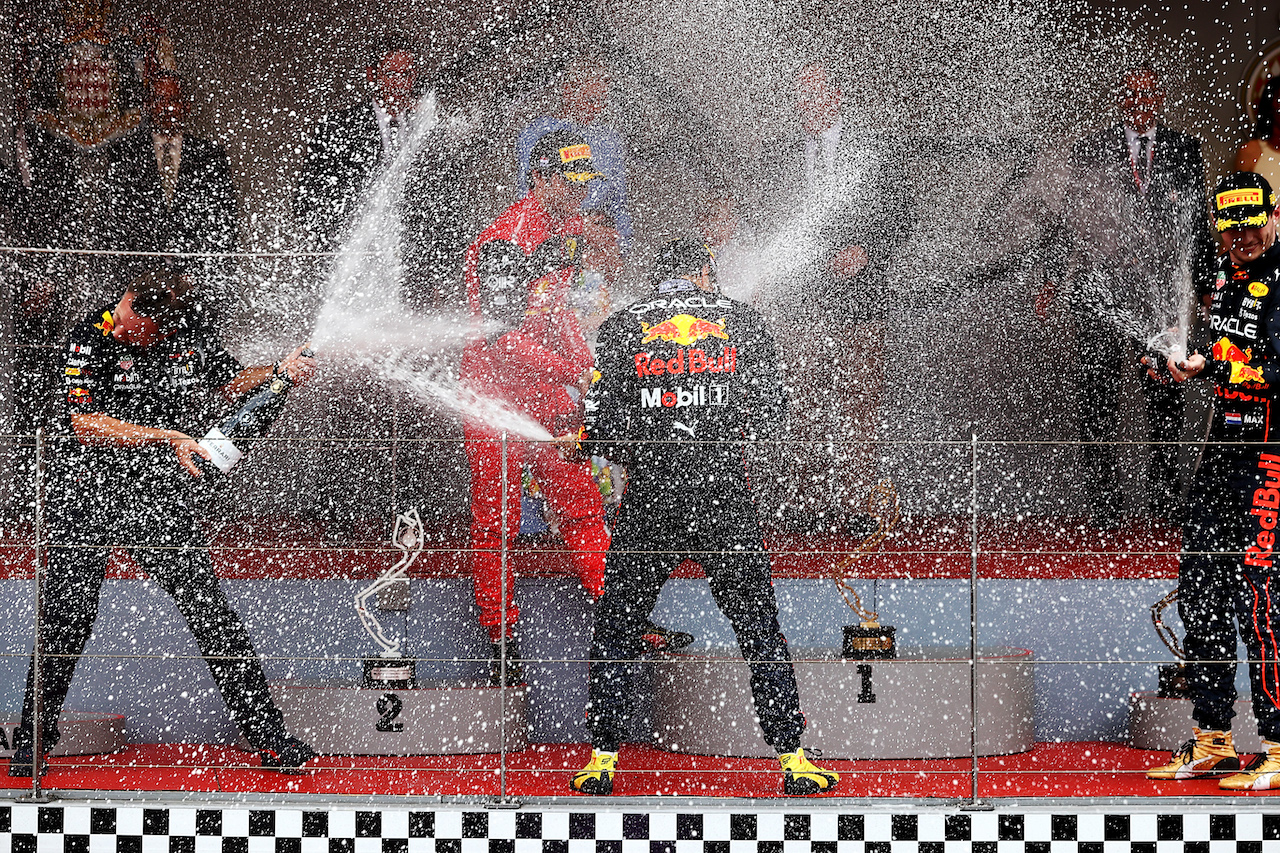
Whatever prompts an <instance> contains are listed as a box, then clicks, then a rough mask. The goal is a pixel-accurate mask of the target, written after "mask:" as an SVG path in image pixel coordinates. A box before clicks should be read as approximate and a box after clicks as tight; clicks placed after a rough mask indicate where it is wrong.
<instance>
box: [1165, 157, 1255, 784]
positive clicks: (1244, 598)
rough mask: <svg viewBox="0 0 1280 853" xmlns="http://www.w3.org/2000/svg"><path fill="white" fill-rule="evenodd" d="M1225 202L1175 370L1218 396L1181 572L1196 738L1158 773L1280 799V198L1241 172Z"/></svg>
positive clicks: (1217, 199)
mask: <svg viewBox="0 0 1280 853" xmlns="http://www.w3.org/2000/svg"><path fill="white" fill-rule="evenodd" d="M1214 204H1215V207H1216V210H1217V215H1216V220H1217V227H1218V231H1219V232H1220V233H1221V234H1222V238H1223V242H1224V244H1225V245H1226V248H1227V254H1226V255H1224V256H1222V257H1221V258H1219V259H1218V267H1217V271H1216V273H1215V275H1214V278H1213V280H1212V282H1210V283H1209V292H1208V296H1209V297H1210V298H1211V301H1210V303H1209V322H1208V332H1209V340H1208V344H1207V346H1206V347H1205V348H1204V350H1202V351H1201V352H1195V353H1193V354H1191V355H1190V356H1188V357H1187V358H1186V359H1185V360H1183V361H1177V360H1176V359H1172V358H1171V359H1169V360H1168V364H1167V367H1168V370H1169V372H1170V374H1171V375H1172V377H1173V379H1174V380H1175V381H1178V382H1185V381H1187V380H1189V379H1192V378H1196V377H1203V378H1205V379H1208V380H1209V381H1210V382H1211V383H1212V384H1213V396H1214V405H1213V416H1212V420H1211V421H1210V426H1209V440H1208V442H1207V443H1206V445H1205V448H1204V455H1203V457H1202V459H1201V462H1200V466H1199V468H1198V469H1197V470H1196V473H1195V478H1194V479H1193V480H1192V485H1191V494H1190V509H1189V514H1188V519H1187V523H1186V526H1185V528H1184V530H1183V537H1182V539H1183V541H1182V556H1181V558H1180V560H1179V564H1178V611H1179V614H1180V615H1181V616H1182V622H1183V624H1184V625H1185V626H1186V641H1185V647H1186V654H1187V668H1188V670H1189V682H1190V687H1191V700H1192V719H1193V721H1194V723H1195V727H1194V729H1193V732H1194V736H1193V737H1192V738H1191V739H1190V740H1188V741H1187V742H1186V743H1185V744H1183V746H1182V747H1181V748H1180V749H1179V750H1177V751H1176V752H1174V754H1173V756H1172V757H1171V759H1170V760H1169V762H1168V763H1166V764H1164V765H1161V766H1160V767H1154V768H1152V769H1151V770H1148V771H1147V777H1148V778H1150V779H1158V780H1170V781H1175V780H1177V781H1181V780H1194V779H1220V781H1219V782H1218V787H1220V788H1223V789H1226V790H1231V791H1270V790H1275V789H1280V661H1278V660H1277V658H1278V657H1280V643H1278V640H1280V638H1278V637H1277V631H1280V585H1277V587H1276V588H1275V589H1273V588H1272V586H1271V581H1272V580H1274V579H1275V566H1276V562H1277V558H1276V554H1275V545H1276V526H1277V524H1276V522H1277V514H1278V513H1280V446H1278V445H1277V444H1276V443H1275V442H1276V440H1277V438H1280V424H1277V421H1276V415H1277V414H1278V413H1277V412H1274V411H1272V402H1273V401H1274V400H1275V396H1276V389H1277V387H1280V246H1277V245H1276V225H1277V217H1276V196H1275V193H1274V191H1273V190H1272V189H1271V185H1270V184H1268V183H1267V180H1266V178H1264V177H1262V176H1261V175H1256V174H1254V173H1252V172H1236V173H1234V174H1232V175H1228V176H1227V177H1226V178H1224V179H1223V180H1222V182H1221V183H1219V184H1218V187H1217V189H1216V191H1215V193H1214ZM1237 625H1238V628H1239V632H1240V634H1242V635H1243V636H1244V641H1245V648H1246V649H1247V651H1248V653H1249V681H1250V683H1251V688H1252V695H1253V712H1254V716H1255V717H1256V718H1257V720H1258V733H1259V734H1260V735H1262V744H1263V747H1264V749H1265V753H1264V754H1263V755H1262V757H1261V758H1260V759H1259V760H1256V761H1254V762H1253V763H1251V764H1249V765H1248V766H1246V767H1244V768H1242V767H1241V762H1240V759H1239V757H1238V756H1237V755H1236V751H1235V747H1234V745H1233V744H1232V741H1231V719H1232V717H1234V716H1235V701H1236V687H1235V682H1236V631H1237Z"/></svg>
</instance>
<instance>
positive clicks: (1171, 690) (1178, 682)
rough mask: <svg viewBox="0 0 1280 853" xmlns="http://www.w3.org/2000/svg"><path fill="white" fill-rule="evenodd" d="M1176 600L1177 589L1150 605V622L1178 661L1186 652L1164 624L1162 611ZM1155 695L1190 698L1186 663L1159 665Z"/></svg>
mask: <svg viewBox="0 0 1280 853" xmlns="http://www.w3.org/2000/svg"><path fill="white" fill-rule="evenodd" d="M1177 600H1178V590H1176V589H1175V590H1174V591H1173V592H1171V593H1169V594H1168V595H1166V596H1165V597H1164V598H1162V599H1160V600H1159V601H1157V602H1156V603H1155V604H1153V605H1151V624H1152V625H1154V626H1155V628H1156V636H1158V637H1159V638H1160V640H1161V641H1162V642H1163V643H1164V644H1165V646H1167V647H1168V649H1169V651H1171V652H1173V656H1174V657H1175V658H1177V659H1178V660H1179V661H1185V660H1186V659H1187V653H1186V651H1184V650H1183V648H1182V644H1181V643H1180V642H1178V635H1177V634H1175V633H1173V629H1172V628H1170V627H1169V626H1168V625H1166V624H1164V619H1163V618H1162V617H1163V616H1164V611H1165V609H1166V608H1168V607H1169V605H1171V604H1173V603H1174V602H1175V601H1177ZM1156 695H1157V696H1159V697H1160V698H1161V699H1190V698H1191V682H1190V680H1189V679H1188V673H1187V665H1186V664H1185V663H1166V664H1161V666H1160V680H1159V683H1158V685H1157V687H1156Z"/></svg>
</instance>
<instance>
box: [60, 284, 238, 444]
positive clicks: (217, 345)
mask: <svg viewBox="0 0 1280 853" xmlns="http://www.w3.org/2000/svg"><path fill="white" fill-rule="evenodd" d="M112 307H114V306H112ZM112 328H113V326H112V320H111V309H110V308H104V309H102V310H101V311H99V312H98V313H97V314H93V315H90V316H89V317H88V318H87V319H85V320H84V321H82V322H81V323H79V324H78V325H76V327H75V328H74V329H72V331H71V334H70V336H69V337H68V339H67V352H66V362H65V365H64V367H63V385H64V387H65V400H66V406H65V412H66V414H67V415H72V414H76V413H86V414H105V415H108V416H110V417H113V418H116V419H117V420H121V421H124V422H126V423H131V424H139V425H140V426H146V427H154V428H156V429H177V430H180V431H182V432H184V433H186V434H188V435H193V434H194V435H203V434H204V432H203V430H204V428H205V427H208V426H209V425H210V424H211V423H212V422H213V419H214V417H215V416H216V415H217V413H218V408H217V406H218V400H217V398H216V396H215V395H213V394H212V393H211V392H213V391H215V390H216V389H218V388H220V387H222V386H223V385H226V384H227V383H229V382H231V381H232V380H233V379H235V377H236V375H237V374H238V373H239V372H240V371H241V369H242V366H241V364H240V362H239V361H237V360H236V358H235V357H234V356H232V355H231V354H230V353H228V352H227V351H226V349H224V348H223V346H222V344H221V342H220V341H219V340H218V339H217V337H216V336H215V335H214V333H213V332H212V331H211V330H209V329H204V328H200V329H194V330H190V331H180V332H178V333H177V334H175V335H172V336H171V337H168V338H165V339H163V340H160V341H157V342H155V343H154V344H152V345H151V346H148V347H137V346H131V345H129V344H124V343H121V342H120V341H117V340H116V339H115V338H113V337H111V331H112ZM66 432H67V434H68V435H70V430H69V428H68V429H67V430H66ZM77 444H78V443H77V442H75V441H72V442H70V443H69V447H76V445H77ZM59 449H63V448H59ZM81 455H82V456H83V457H84V458H86V459H94V460H100V461H101V462H103V463H105V464H107V465H112V464H117V463H120V462H125V461H128V460H141V459H163V460H164V461H165V464H167V465H172V466H173V467H174V468H175V469H176V468H177V464H178V463H177V461H176V460H175V459H174V458H173V451H172V450H171V449H170V448H169V447H168V446H167V445H161V446H156V447H134V448H119V447H94V448H93V449H92V451H91V452H88V453H84V454H81Z"/></svg>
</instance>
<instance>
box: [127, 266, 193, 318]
mask: <svg viewBox="0 0 1280 853" xmlns="http://www.w3.org/2000/svg"><path fill="white" fill-rule="evenodd" d="M129 292H130V293H132V294H133V311H134V313H135V314H139V315H141V316H143V317H150V318H151V319H152V320H155V321H156V325H157V326H159V327H160V331H161V332H163V333H166V334H168V333H169V332H175V331H178V330H179V329H186V328H191V327H193V326H195V325H196V321H197V318H198V317H199V315H200V313H201V310H202V307H203V306H202V305H201V304H200V300H199V299H198V298H197V297H196V293H195V285H194V283H193V282H192V280H191V277H190V276H188V275H182V274H181V273H178V272H176V271H174V270H168V269H155V270H148V271H147V272H144V273H143V274H142V275H140V276H138V277H137V278H135V279H134V280H133V283H132V284H130V285H129Z"/></svg>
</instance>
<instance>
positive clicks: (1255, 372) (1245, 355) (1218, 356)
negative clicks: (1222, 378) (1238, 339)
mask: <svg viewBox="0 0 1280 853" xmlns="http://www.w3.org/2000/svg"><path fill="white" fill-rule="evenodd" d="M1212 352H1213V360H1214V361H1225V362H1229V363H1230V364H1231V379H1230V381H1231V383H1232V384H1233V385H1234V384H1238V383H1240V382H1263V381H1264V380H1263V378H1262V371H1261V370H1259V369H1258V368H1256V367H1250V366H1249V362H1250V361H1251V360H1252V359H1253V347H1249V348H1248V349H1243V350H1242V349H1240V347H1238V346H1236V345H1235V344H1233V343H1232V342H1231V340H1230V339H1229V338H1225V337H1224V338H1219V339H1218V341H1217V342H1216V343H1215V344H1214V345H1213V350H1212Z"/></svg>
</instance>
